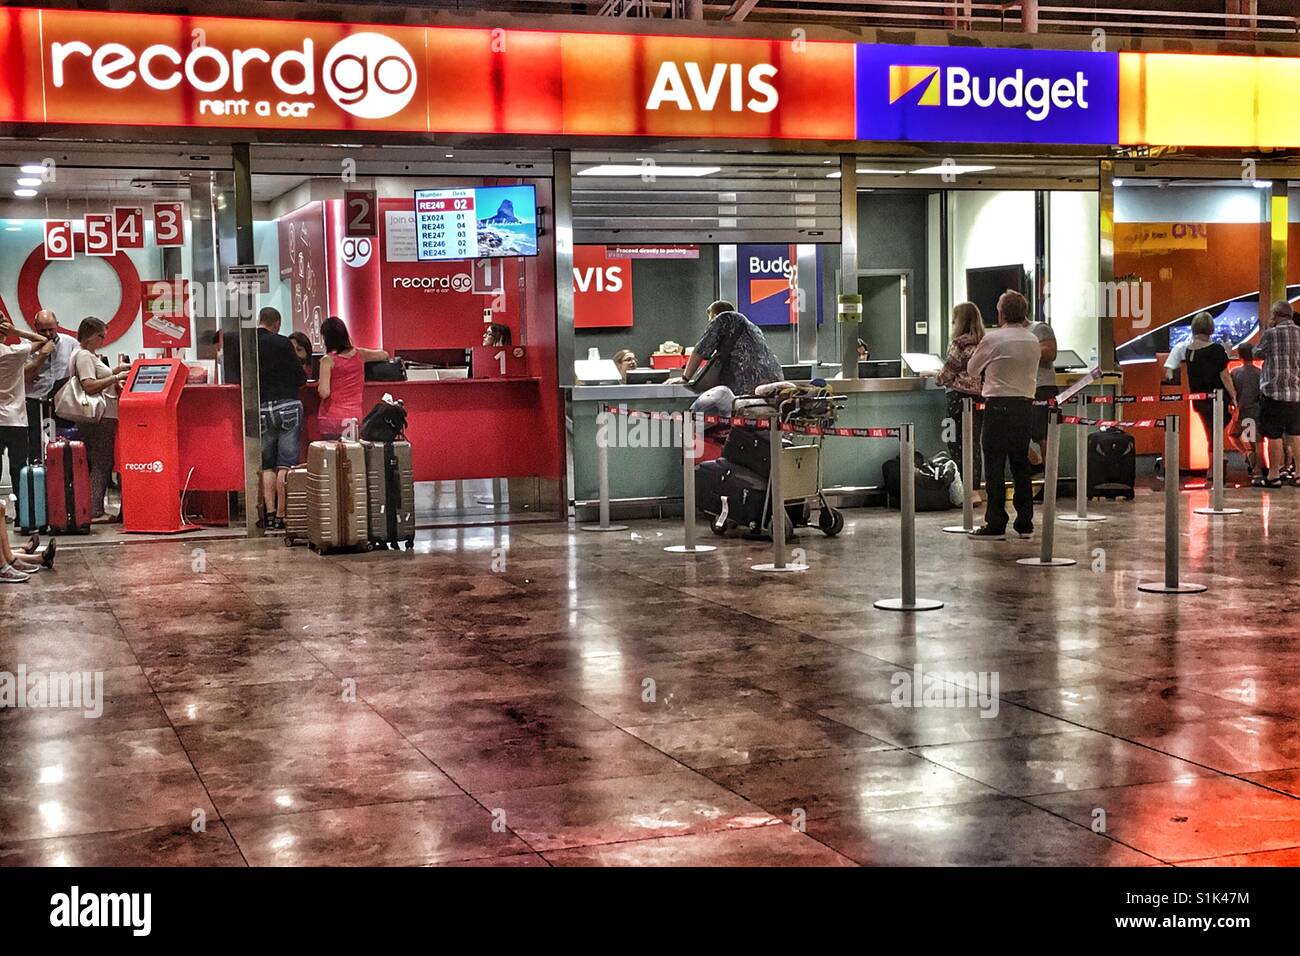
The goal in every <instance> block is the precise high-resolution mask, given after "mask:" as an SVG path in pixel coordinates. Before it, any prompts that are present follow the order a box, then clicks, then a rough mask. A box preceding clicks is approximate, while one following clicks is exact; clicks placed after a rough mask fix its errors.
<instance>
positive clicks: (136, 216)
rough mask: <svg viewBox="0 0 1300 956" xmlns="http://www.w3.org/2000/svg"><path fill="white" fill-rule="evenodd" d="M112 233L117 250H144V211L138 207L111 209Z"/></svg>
mask: <svg viewBox="0 0 1300 956" xmlns="http://www.w3.org/2000/svg"><path fill="white" fill-rule="evenodd" d="M113 233H114V235H116V236H117V248H119V249H143V248H144V209H142V208H141V207H139V206H114V207H113Z"/></svg>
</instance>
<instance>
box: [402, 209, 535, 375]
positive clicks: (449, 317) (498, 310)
mask: <svg viewBox="0 0 1300 956" xmlns="http://www.w3.org/2000/svg"><path fill="white" fill-rule="evenodd" d="M379 209H380V213H381V215H380V221H381V222H382V223H383V229H382V230H381V233H380V239H381V248H380V255H379V267H380V300H381V304H382V313H381V314H382V322H383V341H384V348H386V349H388V350H389V351H390V352H391V351H394V350H396V349H407V350H413V349H436V348H469V347H471V346H475V345H478V344H479V343H480V342H482V340H483V325H484V321H485V318H486V319H487V321H493V322H502V323H505V324H506V325H508V326H510V328H511V329H512V330H513V331H514V333H515V336H516V339H515V341H516V343H517V342H518V341H519V308H520V306H519V303H520V300H521V296H522V293H521V292H520V281H521V277H522V274H523V269H522V265H521V263H522V262H523V260H521V259H518V258H506V259H495V260H492V261H491V264H490V269H491V271H490V273H489V272H488V271H487V270H486V269H485V268H484V266H483V264H482V260H480V261H478V262H476V261H474V260H459V261H450V262H421V261H419V260H418V259H417V258H416V238H415V202H414V199H413V198H412V199H398V198H393V199H380V200H379ZM485 310H492V314H491V316H490V318H488V317H485V314H484V313H485Z"/></svg>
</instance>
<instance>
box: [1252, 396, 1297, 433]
mask: <svg viewBox="0 0 1300 956" xmlns="http://www.w3.org/2000/svg"><path fill="white" fill-rule="evenodd" d="M1259 433H1260V434H1261V435H1262V436H1264V437H1265V438H1281V437H1282V436H1283V435H1286V436H1287V437H1295V436H1300V402H1281V401H1278V400H1277V399H1275V398H1269V397H1268V396H1267V395H1265V396H1264V397H1262V398H1261V399H1260V400H1259Z"/></svg>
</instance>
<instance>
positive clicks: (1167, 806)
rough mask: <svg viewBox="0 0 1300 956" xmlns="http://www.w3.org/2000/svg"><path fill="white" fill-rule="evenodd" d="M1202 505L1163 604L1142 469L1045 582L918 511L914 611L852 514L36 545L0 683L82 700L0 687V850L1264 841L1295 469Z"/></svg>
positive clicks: (1291, 698) (692, 848)
mask: <svg viewBox="0 0 1300 956" xmlns="http://www.w3.org/2000/svg"><path fill="white" fill-rule="evenodd" d="M1204 497H1205V496H1204V494H1203V493H1192V494H1188V495H1185V496H1184V503H1185V505H1186V506H1187V507H1186V510H1188V511H1190V508H1191V507H1193V506H1196V505H1200V504H1202V503H1203V499H1204ZM1230 499H1231V503H1233V504H1236V505H1239V506H1241V507H1244V508H1245V514H1244V515H1241V516H1239V517H1234V518H1214V519H1211V518H1205V517H1201V516H1194V515H1185V517H1184V534H1183V537H1182V539H1181V544H1182V546H1183V548H1184V553H1185V561H1184V575H1185V576H1186V577H1187V578H1189V579H1193V580H1196V581H1199V582H1201V583H1204V584H1206V585H1208V586H1209V590H1208V591H1207V592H1206V593H1204V594H1199V595H1189V596H1183V597H1164V596H1161V595H1155V594H1144V593H1140V592H1139V591H1138V590H1137V584H1138V582H1139V581H1145V580H1153V579H1158V578H1159V577H1160V576H1161V565H1160V562H1161V544H1160V542H1161V533H1162V527H1163V525H1162V517H1161V511H1160V508H1161V500H1160V498H1159V497H1158V496H1155V495H1151V494H1149V493H1143V494H1141V495H1140V496H1139V499H1138V501H1137V502H1136V503H1133V504H1125V503H1113V504H1106V503H1098V504H1095V505H1094V510H1098V511H1101V512H1103V513H1105V514H1107V515H1109V516H1110V518H1111V520H1109V521H1107V522H1105V523H1102V524H1098V525H1093V526H1089V527H1085V528H1082V529H1079V528H1073V527H1066V526H1061V527H1060V528H1059V529H1058V531H1057V538H1056V540H1057V549H1058V553H1061V554H1066V555H1068V556H1071V557H1075V558H1077V559H1078V561H1079V564H1078V565H1077V566H1076V567H1071V568H1063V569H1054V570H1046V569H1036V568H1027V567H1023V566H1020V565H1017V564H1016V563H1015V562H1014V559H1015V558H1017V557H1023V556H1027V555H1031V554H1034V553H1036V551H1037V542H1036V541H1033V542H1019V541H1016V542H1008V543H993V542H976V541H969V540H965V539H963V538H961V537H959V536H956V535H948V534H943V533H941V532H940V530H939V529H940V528H941V527H942V526H943V525H944V524H947V523H951V520H952V515H951V514H946V515H943V514H939V515H922V516H921V517H920V519H919V521H918V539H919V554H920V558H919V568H918V582H919V585H918V588H919V592H920V594H921V595H922V596H925V597H935V598H940V599H942V600H944V601H945V602H947V603H946V606H945V607H944V608H943V609H942V610H939V611H935V612H932V613H928V614H920V615H914V616H908V615H899V614H891V613H888V612H882V611H876V610H873V609H872V607H871V604H872V602H873V601H874V600H876V599H878V598H881V597H889V596H891V595H892V594H893V593H896V590H897V587H898V580H899V572H898V568H897V564H896V561H897V553H898V547H897V533H898V528H897V517H896V516H894V515H891V514H888V513H885V512H882V511H874V510H873V511H856V512H849V517H850V522H849V526H848V528H847V529H846V531H845V533H844V534H843V535H842V536H841V537H839V538H837V539H834V540H829V539H826V538H823V537H822V536H821V535H819V534H817V533H816V532H815V531H813V532H803V533H802V534H801V540H800V541H799V544H798V546H799V547H801V548H803V549H805V551H806V553H805V554H804V555H803V556H804V557H806V560H807V563H808V564H809V565H810V569H809V570H808V571H807V572H806V573H803V574H792V575H780V576H769V575H761V574H758V573H756V572H754V571H752V570H751V569H750V566H751V565H752V564H755V563H758V562H761V561H764V560H767V559H768V557H769V555H768V554H767V553H765V552H764V550H763V547H762V545H760V544H756V543H753V542H747V541H742V540H739V539H731V538H728V539H725V540H721V541H716V542H715V541H712V540H711V541H710V543H717V544H719V545H720V547H719V550H718V551H716V552H714V553H712V554H708V555H703V556H697V557H682V556H680V555H670V554H665V553H664V551H663V547H664V546H665V545H667V544H673V543H677V542H678V541H680V536H681V528H680V525H679V524H676V523H670V522H645V523H636V522H634V523H633V528H632V531H631V532H630V533H626V532H625V533H621V534H605V535H602V534H588V533H583V532H576V531H570V530H568V529H567V528H566V527H565V526H563V525H560V524H549V525H537V524H531V525H522V526H521V525H516V526H513V527H503V528H473V529H463V530H459V531H455V530H444V531H437V532H432V533H429V532H424V533H422V534H421V536H420V538H419V541H418V546H417V551H416V553H414V554H393V553H374V554H369V555H364V556H346V557H334V558H319V557H316V556H315V555H312V554H310V553H309V552H307V551H305V550H302V549H294V550H289V549H286V548H284V547H283V546H282V544H281V543H280V542H279V541H278V540H275V539H270V540H265V541H258V542H244V541H212V542H198V543H196V542H186V543H177V542H170V543H162V544H152V543H151V544H139V545H132V546H125V547H111V548H90V549H86V548H83V549H78V550H69V551H67V552H65V553H64V554H63V555H62V557H61V560H60V562H59V569H58V571H57V572H56V573H54V574H48V575H47V574H42V575H38V576H37V578H36V579H34V580H33V581H32V582H31V583H29V584H26V585H22V586H11V587H7V588H4V589H0V672H2V673H0V681H3V680H4V679H5V677H4V675H12V678H11V680H10V684H9V687H10V689H11V691H13V689H14V688H15V681H16V680H17V678H18V676H20V673H21V676H22V677H23V678H24V680H26V681H27V687H28V688H29V689H30V687H33V686H35V685H34V684H33V683H32V682H33V681H36V682H37V683H40V682H41V681H43V680H44V679H45V678H48V677H50V675H52V674H66V673H69V672H73V673H75V674H76V675H77V676H78V679H79V678H80V673H81V672H86V673H88V674H89V675H92V676H93V675H95V674H99V675H102V697H97V698H96V699H95V700H94V701H88V700H86V699H83V700H82V701H81V704H82V709H74V708H72V707H59V708H55V707H41V706H32V704H33V701H32V699H30V698H29V699H28V700H26V701H25V702H24V703H25V704H26V706H22V707H15V706H10V707H5V708H3V709H0V864H8V865H17V864H71V865H85V864H110V865H111V864H166V865H234V866H243V865H272V864H307V865H316V864H362V865H382V864H387V865H419V864H440V865H450V864H457V865H520V866H524V865H540V866H545V865H556V866H562V865H587V866H591V865H597V866H599V865H636V864H642V865H664V864H689V865H705V864H713V865H801V866H806V865H814V866H822V865H825V866H846V865H854V864H865V865H924V864H952V865H981V864H1032V865H1074V864H1079V865H1139V866H1141V865H1150V866H1156V865H1161V864H1166V863H1173V864H1191V865H1202V864H1205V865H1209V864H1213V865H1300V733H1297V731H1298V730H1300V723H1297V717H1300V629H1298V628H1297V620H1298V619H1297V616H1296V614H1295V612H1294V608H1295V599H1294V596H1293V592H1294V590H1295V586H1296V585H1295V582H1296V575H1295V567H1296V560H1297V556H1298V555H1297V547H1298V545H1297V542H1298V541H1300V535H1298V534H1297V532H1298V531H1300V490H1296V489H1289V488H1288V489H1282V490H1279V491H1274V492H1268V493H1260V492H1251V491H1249V490H1241V491H1235V492H1232V493H1231V494H1230ZM701 531H702V533H703V535H704V536H708V534H707V530H705V529H704V528H703V526H701ZM51 686H54V687H57V686H58V681H57V680H55V681H53V682H52V683H51ZM69 686H70V685H66V684H65V686H64V688H63V689H64V690H65V691H66V690H68V689H69ZM93 686H94V685H93V682H92V683H91V684H88V685H87V687H93ZM3 689H4V687H3V684H0V691H3ZM65 703H66V701H65ZM900 704H901V705H902V706H900ZM95 710H102V713H101V714H100V715H99V716H94V717H87V716H85V712H86V711H95Z"/></svg>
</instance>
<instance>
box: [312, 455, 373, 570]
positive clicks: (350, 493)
mask: <svg viewBox="0 0 1300 956" xmlns="http://www.w3.org/2000/svg"><path fill="white" fill-rule="evenodd" d="M307 543H308V545H309V546H310V547H311V549H312V550H313V551H317V552H320V553H322V554H324V553H327V552H330V551H348V550H366V551H368V550H369V549H370V510H369V501H368V495H367V489H366V452H365V449H364V448H363V447H362V445H361V443H360V442H355V441H314V442H312V443H311V445H310V446H309V447H308V448H307Z"/></svg>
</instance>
